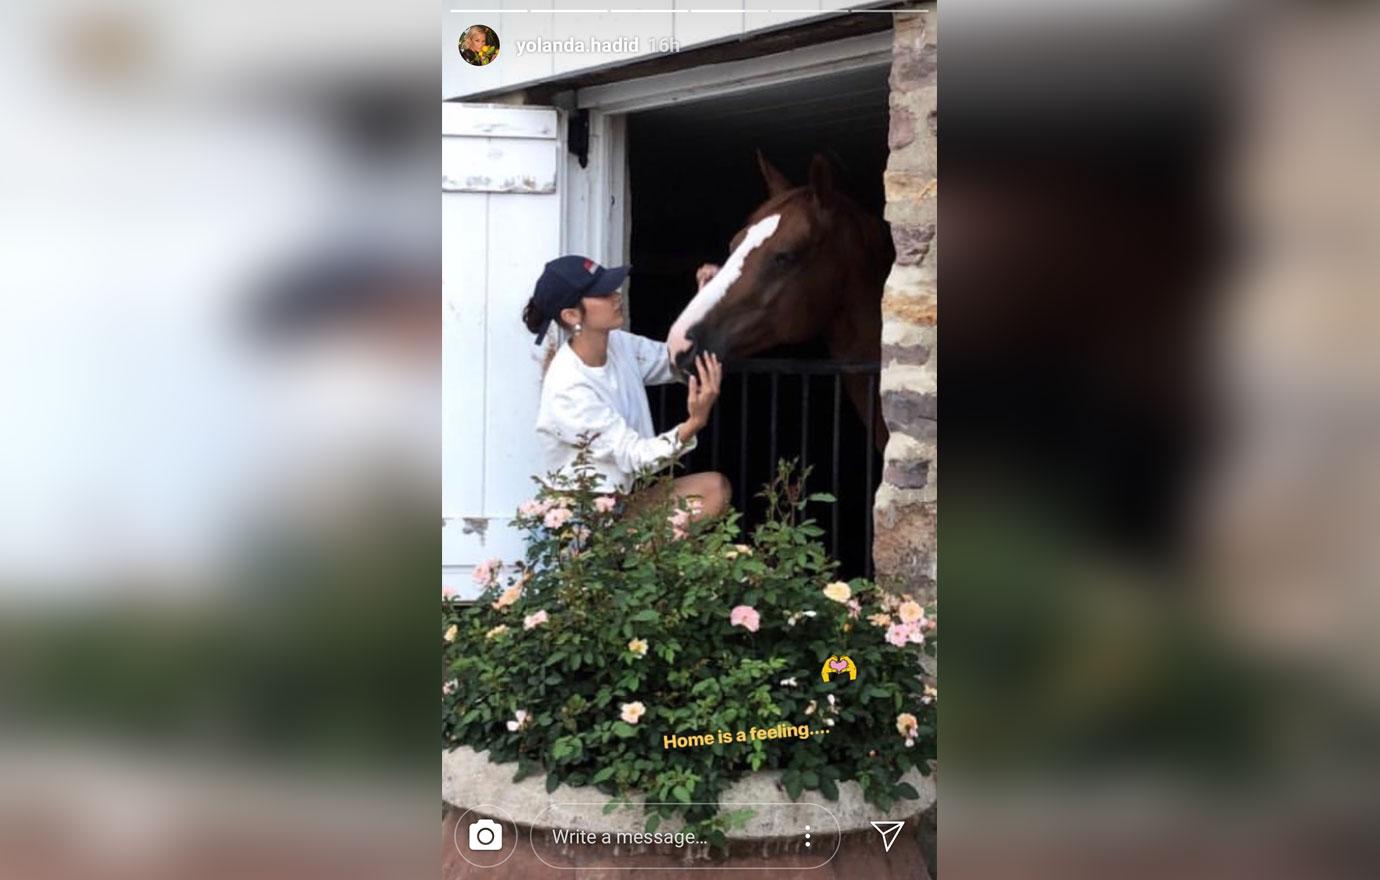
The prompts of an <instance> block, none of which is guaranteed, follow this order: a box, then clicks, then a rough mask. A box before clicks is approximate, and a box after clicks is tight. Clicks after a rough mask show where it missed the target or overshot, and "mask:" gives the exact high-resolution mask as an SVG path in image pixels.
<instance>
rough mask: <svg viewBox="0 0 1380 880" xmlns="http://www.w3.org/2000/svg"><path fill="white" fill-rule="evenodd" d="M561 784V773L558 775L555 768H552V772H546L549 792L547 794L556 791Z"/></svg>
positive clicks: (547, 790)
mask: <svg viewBox="0 0 1380 880" xmlns="http://www.w3.org/2000/svg"><path fill="white" fill-rule="evenodd" d="M560 784H561V777H560V776H559V775H557V773H556V771H555V770H552V771H551V772H550V773H548V774H546V793H547V794H550V793H551V792H553V791H555V790H556V789H557V788H558V787H559V786H560Z"/></svg>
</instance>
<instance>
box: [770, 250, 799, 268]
mask: <svg viewBox="0 0 1380 880" xmlns="http://www.w3.org/2000/svg"><path fill="white" fill-rule="evenodd" d="M795 258H796V253H795V251H777V252H776V256H775V257H773V258H772V259H774V260H775V261H776V265H777V266H778V267H785V266H789V265H791V264H793V263H794V262H795Z"/></svg>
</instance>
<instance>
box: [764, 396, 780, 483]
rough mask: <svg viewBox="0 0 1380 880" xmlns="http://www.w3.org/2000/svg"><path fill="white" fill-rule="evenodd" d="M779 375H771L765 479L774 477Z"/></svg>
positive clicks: (778, 415)
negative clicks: (768, 444) (767, 456)
mask: <svg viewBox="0 0 1380 880" xmlns="http://www.w3.org/2000/svg"><path fill="white" fill-rule="evenodd" d="M780 378H781V374H780V373H772V374H771V460H770V461H768V462H767V479H771V478H772V477H774V476H776V423H777V422H779V421H780V420H781V410H779V409H777V406H776V387H777V382H778V380H780Z"/></svg>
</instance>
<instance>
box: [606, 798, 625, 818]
mask: <svg viewBox="0 0 1380 880" xmlns="http://www.w3.org/2000/svg"><path fill="white" fill-rule="evenodd" d="M622 803H623V799H622V798H614V799H613V800H611V801H609V802H608V803H606V804H604V815H605V816H607V815H608V814H609V813H612V812H613V811H614V810H616V809H618V807H619V805H620V804H622Z"/></svg>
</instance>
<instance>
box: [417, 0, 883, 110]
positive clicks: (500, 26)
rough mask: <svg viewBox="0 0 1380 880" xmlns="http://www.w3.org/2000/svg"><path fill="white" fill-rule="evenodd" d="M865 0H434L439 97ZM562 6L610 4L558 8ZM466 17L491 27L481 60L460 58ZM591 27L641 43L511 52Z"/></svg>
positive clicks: (589, 31)
mask: <svg viewBox="0 0 1380 880" xmlns="http://www.w3.org/2000/svg"><path fill="white" fill-rule="evenodd" d="M868 5H876V4H875V2H874V3H871V4H869V3H867V2H856V3H848V2H845V0H597V2H596V0H554V2H553V0H442V5H441V9H442V12H441V22H442V25H441V97H442V98H443V99H449V98H459V97H464V96H466V95H472V94H476V93H479V92H485V91H489V90H491V89H495V88H506V87H509V86H516V85H518V84H521V83H530V82H533V81H538V80H542V79H548V78H551V77H556V76H564V75H566V74H569V73H571V72H573V71H577V70H581V69H585V68H591V67H599V66H602V65H604V64H608V63H609V62H612V61H625V60H627V59H629V58H635V57H641V56H652V55H656V54H661V50H660V49H659V48H658V47H657V46H658V44H657V43H654V41H659V40H675V41H677V42H678V43H679V46H680V48H681V49H686V48H690V47H693V46H697V45H703V44H705V43H710V42H714V41H719V40H724V39H728V38H733V37H737V36H741V35H742V34H747V33H752V32H755V31H761V30H767V29H771V28H776V27H780V26H781V25H784V24H788V23H791V22H795V21H803V20H805V19H810V18H817V17H820V16H822V15H828V14H829V13H831V12H833V11H836V10H839V9H843V8H846V7H853V8H858V7H865V6H868ZM562 8H564V9H594V8H597V9H608V10H610V11H609V12H597V13H576V12H560V11H559V10H560V9H562ZM465 10H476V11H473V12H469V11H465ZM480 10H482V11H480ZM493 10H498V11H493ZM517 10H524V11H517ZM779 10H788V11H779ZM875 14H878V15H882V14H889V13H881V12H878V13H875ZM472 24H484V25H488V26H489V27H491V28H493V29H494V31H495V32H496V33H497V34H498V38H499V46H500V50H499V57H498V59H497V60H495V61H494V62H493V63H491V64H489V65H486V66H485V67H474V66H471V65H469V64H466V63H465V62H464V61H462V60H461V59H460V51H459V39H460V35H461V34H462V33H463V32H464V30H465V28H467V27H469V26H470V25H472ZM595 34H597V35H599V36H600V37H601V38H603V39H616V38H618V37H624V36H626V37H634V36H635V37H639V38H640V40H641V46H640V49H641V51H640V52H636V53H634V52H611V53H586V54H572V53H563V52H554V53H542V54H524V55H519V54H518V49H517V45H518V43H519V42H520V41H523V40H529V39H535V38H537V37H541V38H545V39H551V40H562V39H565V38H566V37H582V38H585V39H586V40H587V39H589V38H590V37H591V36H593V35H595Z"/></svg>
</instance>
